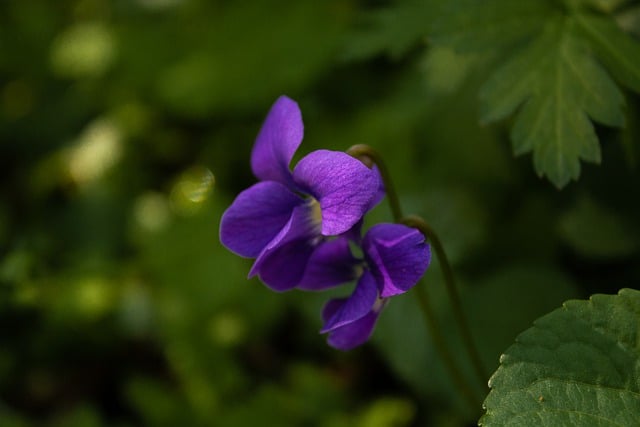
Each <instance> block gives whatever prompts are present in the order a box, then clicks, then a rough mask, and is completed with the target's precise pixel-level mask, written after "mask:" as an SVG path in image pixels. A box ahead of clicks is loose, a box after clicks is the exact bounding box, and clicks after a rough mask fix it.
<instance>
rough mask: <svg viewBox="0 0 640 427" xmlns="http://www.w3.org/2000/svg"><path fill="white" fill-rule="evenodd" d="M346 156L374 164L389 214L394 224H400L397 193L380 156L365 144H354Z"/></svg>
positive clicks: (400, 215) (400, 214) (400, 211)
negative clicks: (386, 198)
mask: <svg viewBox="0 0 640 427" xmlns="http://www.w3.org/2000/svg"><path fill="white" fill-rule="evenodd" d="M347 154H349V155H351V156H353V157H355V158H357V159H360V160H361V161H362V162H363V163H364V164H366V165H369V166H371V163H373V164H375V165H376V166H377V167H378V170H379V171H380V175H381V176H382V181H383V182H384V190H385V192H386V193H387V197H388V198H389V207H390V208H391V214H392V215H393V220H394V221H395V222H400V220H401V219H402V209H401V208H400V199H398V193H396V188H395V186H394V185H393V181H391V174H390V173H389V169H387V166H386V165H385V163H384V161H383V160H382V156H381V155H380V154H379V153H378V152H377V151H376V150H374V149H373V148H371V147H369V146H368V145H365V144H356V145H354V146H352V147H351V148H349V149H348V150H347Z"/></svg>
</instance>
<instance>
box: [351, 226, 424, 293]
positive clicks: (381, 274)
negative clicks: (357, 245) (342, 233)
mask: <svg viewBox="0 0 640 427" xmlns="http://www.w3.org/2000/svg"><path fill="white" fill-rule="evenodd" d="M362 249H363V251H364V254H365V259H366V260H367V264H368V265H369V268H370V269H371V273H372V274H373V275H374V277H375V278H376V281H377V283H378V286H379V288H380V296H381V297H382V298H387V297H391V296H394V295H398V294H402V293H404V292H407V291H408V290H409V289H411V288H412V287H413V286H414V285H415V284H416V283H417V282H418V280H420V278H421V277H422V275H423V274H424V272H425V271H426V269H427V267H428V265H429V261H430V259H431V251H430V248H429V245H428V244H427V243H426V242H425V238H424V236H423V235H422V233H420V232H419V231H418V230H416V229H415V228H411V227H407V226H406V225H401V224H377V225H374V226H373V227H371V228H370V229H369V231H368V232H367V234H366V235H365V236H364V239H363V240H362Z"/></svg>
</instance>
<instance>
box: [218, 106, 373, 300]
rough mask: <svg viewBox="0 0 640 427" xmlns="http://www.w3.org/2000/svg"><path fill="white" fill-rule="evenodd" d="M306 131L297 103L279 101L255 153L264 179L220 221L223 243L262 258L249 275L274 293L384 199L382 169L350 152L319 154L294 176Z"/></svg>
mask: <svg viewBox="0 0 640 427" xmlns="http://www.w3.org/2000/svg"><path fill="white" fill-rule="evenodd" d="M303 129H304V127H303V124H302V115H301V113H300V109H299V108H298V104H297V103H296V102H295V101H293V100H291V99H289V98H287V97H286V96H281V97H280V98H278V100H276V102H275V103H274V105H273V106H272V107H271V110H270V111H269V114H268V115H267V118H266V119H265V121H264V123H263V125H262V128H261V129H260V133H259V134H258V137H257V139H256V142H255V145H254V147H253V151H252V153H251V169H252V171H253V173H254V175H255V176H256V177H257V178H258V179H259V180H260V182H258V183H257V184H255V185H253V186H251V187H249V188H248V189H246V190H244V191H243V192H241V193H240V194H239V195H238V196H237V198H236V199H235V200H234V202H233V203H232V204H231V206H230V207H229V208H228V209H227V210H226V212H225V213H224V214H223V216H222V220H221V222H220V240H221V242H222V243H223V244H224V245H225V246H226V247H227V248H228V249H230V250H231V251H233V252H235V253H236V254H238V255H240V256H243V257H247V258H256V260H255V262H254V264H253V267H252V268H251V271H250V273H249V277H252V276H254V275H258V276H259V277H260V279H261V280H262V281H263V282H264V283H265V284H266V285H267V286H269V287H270V288H271V289H273V290H276V291H286V290H289V289H292V288H294V287H296V286H297V285H298V284H300V281H301V280H302V279H303V276H304V274H305V270H306V269H307V264H308V262H309V259H310V258H311V257H312V255H313V254H314V252H315V251H316V249H317V248H318V246H319V245H321V244H322V243H324V242H325V240H326V239H325V236H334V235H339V234H341V233H345V232H347V231H348V230H349V229H351V228H352V227H353V226H354V225H355V224H356V223H358V221H360V219H361V218H362V216H363V215H364V214H365V212H366V211H367V210H369V209H370V208H371V207H372V206H373V204H374V203H375V202H376V198H378V199H379V189H380V178H379V175H378V174H377V172H376V171H374V170H372V169H369V168H367V167H366V166H365V165H364V164H363V163H361V162H360V161H359V160H357V159H354V158H353V157H351V156H349V155H348V154H346V153H342V152H337V151H329V150H318V151H314V152H312V153H310V154H308V155H307V156H305V157H303V158H302V159H301V160H300V161H299V162H298V164H297V165H296V166H295V168H294V169H293V172H291V171H290V169H289V164H290V163H291V160H292V158H293V156H294V154H295V152H296V150H297V149H298V147H299V146H300V143H301V142H302V137H303Z"/></svg>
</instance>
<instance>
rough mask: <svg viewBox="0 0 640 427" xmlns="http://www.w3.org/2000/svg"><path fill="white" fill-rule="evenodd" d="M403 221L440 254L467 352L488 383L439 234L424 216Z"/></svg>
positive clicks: (479, 373)
mask: <svg viewBox="0 0 640 427" xmlns="http://www.w3.org/2000/svg"><path fill="white" fill-rule="evenodd" d="M402 222H403V223H404V224H406V225H408V226H409V227H414V228H417V229H418V230H420V231H421V232H422V234H424V235H425V236H426V237H427V240H428V241H429V243H431V246H432V247H433V250H434V251H435V252H436V255H437V256H438V261H439V262H440V266H441V267H442V275H443V276H444V282H445V285H446V288H447V294H448V295H449V299H450V300H451V305H452V307H453V315H454V317H455V319H456V322H457V323H458V327H459V328H460V332H461V334H462V341H463V342H464V345H465V347H466V349H467V353H468V354H469V358H470V359H471V363H472V364H473V368H474V370H475V372H476V375H477V376H478V379H479V380H480V383H481V384H486V381H487V378H488V377H487V374H486V373H485V370H484V366H483V365H482V361H481V359H480V354H479V353H478V349H477V347H476V345H475V343H474V341H473V336H472V335H471V329H470V328H469V323H468V322H467V319H466V317H465V315H464V310H463V309H462V302H461V301H460V295H459V294H458V291H457V289H456V285H455V280H454V278H453V270H452V269H451V264H449V260H448V258H447V254H446V252H445V251H444V247H443V246H442V242H440V239H439V238H438V235H437V234H436V232H435V231H433V229H432V228H431V227H430V226H429V224H427V223H426V222H425V221H424V220H423V219H422V218H420V217H418V216H413V215H412V216H409V217H407V218H405V219H403V220H402Z"/></svg>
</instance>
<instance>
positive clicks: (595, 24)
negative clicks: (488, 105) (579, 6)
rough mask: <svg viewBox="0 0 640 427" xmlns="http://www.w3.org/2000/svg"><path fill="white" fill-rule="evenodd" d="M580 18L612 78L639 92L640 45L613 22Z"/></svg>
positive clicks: (584, 16)
mask: <svg viewBox="0 0 640 427" xmlns="http://www.w3.org/2000/svg"><path fill="white" fill-rule="evenodd" d="M577 18H578V19H576V22H578V24H579V25H580V28H581V29H582V30H583V31H584V34H585V35H586V36H587V37H588V38H589V40H590V42H591V45H592V46H593V49H594V50H595V51H596V53H597V55H598V58H599V59H600V60H601V61H602V62H603V63H604V64H605V65H606V66H607V68H608V69H609V71H610V72H611V74H613V76H614V77H615V78H616V79H618V80H619V81H620V83H622V84H623V85H625V86H627V87H628V88H629V89H631V90H633V91H635V92H640V43H638V41H637V40H635V39H633V38H632V37H630V36H629V35H628V34H627V33H625V32H624V31H622V30H621V29H620V27H619V26H618V25H617V24H616V23H615V22H614V21H613V20H610V19H605V18H602V17H599V16H591V15H578V17H577Z"/></svg>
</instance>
